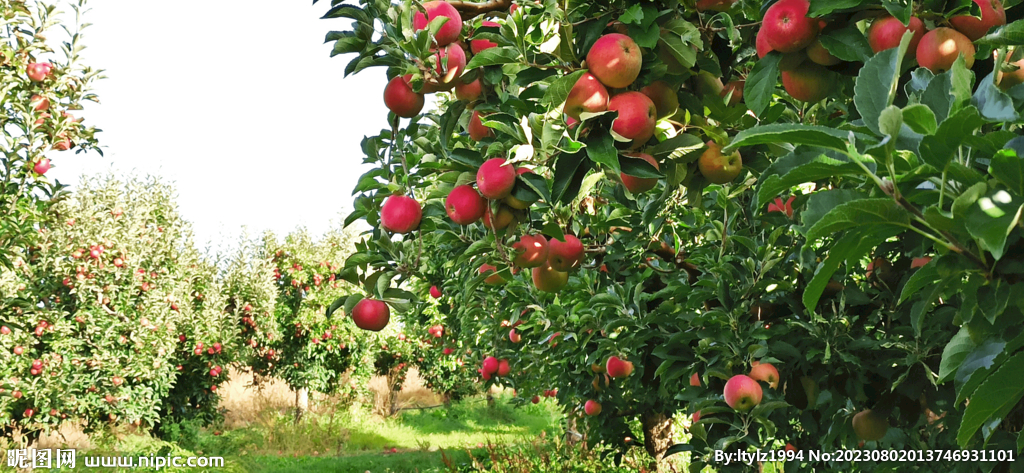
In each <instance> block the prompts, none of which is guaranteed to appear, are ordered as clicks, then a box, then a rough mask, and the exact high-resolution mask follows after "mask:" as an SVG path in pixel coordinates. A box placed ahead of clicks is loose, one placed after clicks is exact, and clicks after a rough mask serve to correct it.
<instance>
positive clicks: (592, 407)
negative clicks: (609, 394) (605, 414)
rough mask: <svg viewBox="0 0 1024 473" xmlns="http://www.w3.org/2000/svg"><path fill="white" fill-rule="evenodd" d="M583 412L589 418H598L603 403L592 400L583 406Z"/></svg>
mask: <svg viewBox="0 0 1024 473" xmlns="http://www.w3.org/2000/svg"><path fill="white" fill-rule="evenodd" d="M583 412H586V413H587V415H588V416H596V415H598V414H600V413H601V403H599V402H597V401H595V400H593V399H591V400H589V401H587V402H586V403H584V404H583Z"/></svg>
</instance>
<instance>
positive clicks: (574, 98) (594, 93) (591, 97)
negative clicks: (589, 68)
mask: <svg viewBox="0 0 1024 473" xmlns="http://www.w3.org/2000/svg"><path fill="white" fill-rule="evenodd" d="M607 109H608V89H606V88H605V86H604V84H602V83H601V81H599V80H598V79H597V76H595V75H594V74H591V73H589V72H587V73H585V74H583V75H582V76H580V78H579V80H577V81H576V83H575V84H573V86H572V89H570V90H569V95H568V96H567V97H566V98H565V105H564V106H563V107H562V111H563V112H564V113H565V114H566V115H568V116H569V117H570V118H572V119H574V120H579V119H580V114H581V113H583V112H589V113H597V112H603V111H605V110H607Z"/></svg>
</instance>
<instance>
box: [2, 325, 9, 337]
mask: <svg viewBox="0 0 1024 473" xmlns="http://www.w3.org/2000/svg"><path fill="white" fill-rule="evenodd" d="M10 334H11V329H10V328H9V327H7V326H6V325H4V326H2V327H0V335H10Z"/></svg>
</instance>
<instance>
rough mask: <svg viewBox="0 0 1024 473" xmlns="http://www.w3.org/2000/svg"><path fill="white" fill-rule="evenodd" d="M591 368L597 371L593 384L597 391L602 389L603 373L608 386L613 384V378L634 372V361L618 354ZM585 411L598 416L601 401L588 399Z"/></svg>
mask: <svg viewBox="0 0 1024 473" xmlns="http://www.w3.org/2000/svg"><path fill="white" fill-rule="evenodd" d="M590 370H591V371H593V372H594V373H597V375H596V376H595V377H594V381H593V382H592V383H591V385H592V386H593V387H594V390H595V391H601V390H602V388H601V382H600V381H601V377H602V375H603V376H604V387H608V385H609V384H611V379H614V378H626V377H628V376H629V375H631V374H633V363H632V362H630V361H626V360H624V359H622V358H619V357H618V356H610V357H608V361H606V362H605V365H604V366H601V365H597V364H595V365H592V366H591V367H590ZM610 378H611V379H610ZM583 412H585V413H586V414H587V415H588V416H596V415H598V414H600V413H601V403H600V402H598V401H595V400H593V399H590V400H587V402H585V403H583Z"/></svg>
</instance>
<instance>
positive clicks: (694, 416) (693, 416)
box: [691, 411, 700, 424]
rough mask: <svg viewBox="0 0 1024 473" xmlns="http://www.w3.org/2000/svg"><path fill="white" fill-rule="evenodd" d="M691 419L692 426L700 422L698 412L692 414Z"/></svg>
mask: <svg viewBox="0 0 1024 473" xmlns="http://www.w3.org/2000/svg"><path fill="white" fill-rule="evenodd" d="M691 418H692V419H693V423H694V424H696V423H697V422H700V411H697V412H694V413H693V415H692V416H691Z"/></svg>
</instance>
